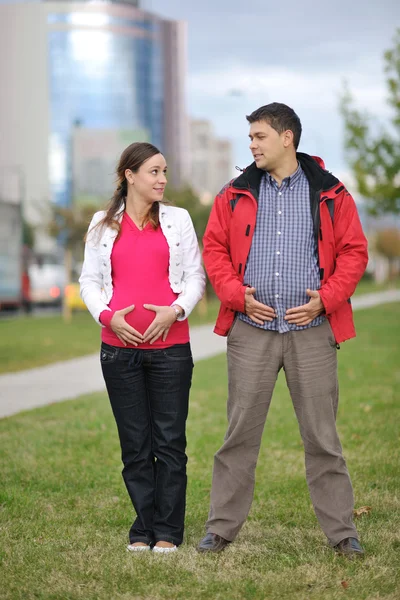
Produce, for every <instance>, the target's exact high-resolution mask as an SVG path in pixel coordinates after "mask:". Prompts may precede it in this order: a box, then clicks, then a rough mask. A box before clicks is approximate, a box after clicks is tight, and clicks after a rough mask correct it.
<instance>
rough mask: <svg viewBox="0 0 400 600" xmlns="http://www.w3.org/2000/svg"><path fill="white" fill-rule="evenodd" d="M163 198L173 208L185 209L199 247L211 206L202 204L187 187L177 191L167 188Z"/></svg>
mask: <svg viewBox="0 0 400 600" xmlns="http://www.w3.org/2000/svg"><path fill="white" fill-rule="evenodd" d="M165 197H166V198H168V200H170V201H171V202H172V204H174V205H175V206H180V207H181V208H186V210H187V211H188V212H189V214H190V216H191V218H192V221H193V226H194V228H195V231H196V235H197V239H198V240H199V244H200V245H201V243H202V239H203V235H204V232H205V230H206V226H207V221H208V217H209V216H210V211H211V205H206V204H202V203H201V202H200V199H199V197H198V196H197V194H196V192H195V191H194V190H193V189H192V188H191V187H189V186H185V187H183V188H181V189H178V190H176V189H172V188H169V187H168V188H167V190H166V192H165Z"/></svg>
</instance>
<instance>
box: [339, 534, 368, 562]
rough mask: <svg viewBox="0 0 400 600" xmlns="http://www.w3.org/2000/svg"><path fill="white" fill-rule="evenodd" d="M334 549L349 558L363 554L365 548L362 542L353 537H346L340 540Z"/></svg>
mask: <svg viewBox="0 0 400 600" xmlns="http://www.w3.org/2000/svg"><path fill="white" fill-rule="evenodd" d="M333 549H334V550H335V551H336V552H337V553H338V554H342V555H343V556H347V557H348V558H355V557H356V556H363V554H364V550H363V548H362V547H361V546H360V542H359V541H358V540H357V539H356V538H353V537H349V538H345V539H344V540H342V541H341V542H339V543H338V544H337V545H336V546H334V547H333Z"/></svg>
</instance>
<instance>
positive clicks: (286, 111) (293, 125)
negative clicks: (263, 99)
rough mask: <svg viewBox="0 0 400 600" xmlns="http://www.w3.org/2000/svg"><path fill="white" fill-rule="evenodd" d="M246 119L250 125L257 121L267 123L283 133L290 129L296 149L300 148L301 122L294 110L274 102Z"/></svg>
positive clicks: (258, 109)
mask: <svg viewBox="0 0 400 600" xmlns="http://www.w3.org/2000/svg"><path fill="white" fill-rule="evenodd" d="M246 119H247V120H248V122H249V123H255V122H256V121H266V122H267V123H268V125H270V126H271V127H272V128H273V129H275V131H277V132H278V133H283V132H284V131H287V130H288V129H290V131H292V133H293V144H294V147H295V148H296V150H297V148H298V147H299V143H300V138H301V122H300V119H299V117H298V116H297V115H296V113H295V112H294V110H293V108H290V106H287V105H286V104H281V103H280V102H272V103H271V104H266V105H265V106H261V107H260V108H257V110H255V111H253V112H252V113H251V115H247V116H246Z"/></svg>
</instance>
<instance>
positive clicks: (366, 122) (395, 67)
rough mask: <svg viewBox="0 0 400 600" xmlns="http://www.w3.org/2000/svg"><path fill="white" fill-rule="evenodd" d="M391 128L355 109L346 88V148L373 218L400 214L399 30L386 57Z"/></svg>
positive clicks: (343, 103) (343, 104)
mask: <svg viewBox="0 0 400 600" xmlns="http://www.w3.org/2000/svg"><path fill="white" fill-rule="evenodd" d="M384 61H385V73H386V75H387V79H386V83H387V88H388V104H389V105H390V106H391V108H392V111H393V116H392V118H391V119H390V128H388V126H383V125H382V124H380V125H379V124H377V123H376V122H375V121H374V119H373V118H372V117H371V116H370V115H369V114H368V113H366V112H360V111H359V110H357V108H355V107H354V103H353V99H352V96H351V92H350V90H349V88H348V86H347V85H346V86H345V90H344V93H343V95H342V98H341V103H340V111H341V114H342V116H343V119H344V125H345V148H346V154H347V158H348V160H349V164H350V166H351V168H352V171H353V174H354V176H355V179H356V182H357V186H358V191H359V192H360V194H362V195H363V196H364V197H365V198H366V200H367V206H368V209H369V212H370V213H371V214H376V215H378V214H384V213H397V214H398V213H400V29H398V30H397V31H396V34H395V36H394V40H393V48H391V49H390V50H387V51H386V52H385V54H384Z"/></svg>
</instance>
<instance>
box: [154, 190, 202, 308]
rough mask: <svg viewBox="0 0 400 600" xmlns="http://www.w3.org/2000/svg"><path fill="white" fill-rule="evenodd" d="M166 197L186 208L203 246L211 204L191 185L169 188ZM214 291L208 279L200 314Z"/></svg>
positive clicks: (176, 204)
mask: <svg viewBox="0 0 400 600" xmlns="http://www.w3.org/2000/svg"><path fill="white" fill-rule="evenodd" d="M165 198H166V199H168V200H169V201H170V202H172V204H174V205H175V206H180V207H181V208H185V209H186V210H187V211H188V212H189V214H190V216H191V218H192V221H193V226H194V229H195V231H196V235H197V240H198V242H199V245H200V248H202V239H203V235H204V232H205V230H206V226H207V222H208V217H209V216H210V211H211V205H206V204H202V203H201V202H200V199H199V197H198V196H197V195H196V193H195V191H194V190H193V189H192V188H191V187H190V186H186V187H183V188H180V189H172V188H169V187H168V188H167V190H166V192H165ZM210 292H211V293H212V287H211V284H210V282H209V281H208V280H207V287H206V293H205V294H204V296H203V298H202V300H201V301H200V303H199V305H198V310H199V312H200V314H206V313H207V295H208V294H210Z"/></svg>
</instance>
